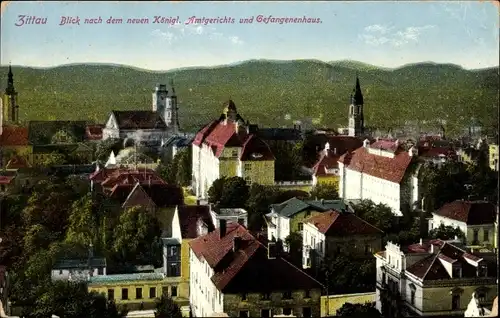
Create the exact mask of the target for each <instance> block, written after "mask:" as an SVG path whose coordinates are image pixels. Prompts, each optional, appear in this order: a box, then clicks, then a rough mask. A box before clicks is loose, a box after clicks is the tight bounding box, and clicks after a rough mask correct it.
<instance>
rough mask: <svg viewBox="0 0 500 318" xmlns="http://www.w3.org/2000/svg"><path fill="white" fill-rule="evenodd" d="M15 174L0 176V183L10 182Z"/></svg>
mask: <svg viewBox="0 0 500 318" xmlns="http://www.w3.org/2000/svg"><path fill="white" fill-rule="evenodd" d="M14 178H15V176H0V184H10V183H11V182H12V180H14Z"/></svg>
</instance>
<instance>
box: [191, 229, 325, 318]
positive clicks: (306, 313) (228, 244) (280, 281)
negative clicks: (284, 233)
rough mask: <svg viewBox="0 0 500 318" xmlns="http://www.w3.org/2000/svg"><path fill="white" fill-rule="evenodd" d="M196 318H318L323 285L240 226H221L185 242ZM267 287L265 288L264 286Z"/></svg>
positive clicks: (273, 246)
mask: <svg viewBox="0 0 500 318" xmlns="http://www.w3.org/2000/svg"><path fill="white" fill-rule="evenodd" d="M189 245H190V247H191V250H190V253H189V262H190V266H189V267H190V296H189V302H190V304H191V311H192V314H193V316H194V317H213V316H215V315H217V313H222V312H224V313H227V314H228V315H229V316H230V317H273V316H275V315H279V314H285V315H294V316H296V317H313V316H314V317H319V314H320V298H321V289H322V287H323V286H322V285H321V284H320V283H319V282H318V281H316V280H314V279H313V278H312V277H310V276H309V275H307V274H306V273H304V272H303V271H301V270H300V269H298V268H297V267H295V266H294V265H292V264H291V263H289V262H287V261H286V260H284V259H282V258H281V257H280V256H279V254H278V253H277V252H278V251H277V249H276V245H275V243H270V245H269V246H268V247H266V246H264V245H263V244H262V243H261V242H259V240H257V239H256V238H255V237H253V236H252V235H251V234H250V233H249V232H248V230H247V229H246V228H245V227H244V226H243V225H241V224H238V223H233V222H229V223H226V222H225V220H221V224H220V225H219V227H218V228H217V229H216V230H215V231H212V232H210V233H208V234H206V235H204V236H201V237H199V238H196V239H194V240H193V241H191V242H190V243H189ZM263 282H265V284H264V283H263Z"/></svg>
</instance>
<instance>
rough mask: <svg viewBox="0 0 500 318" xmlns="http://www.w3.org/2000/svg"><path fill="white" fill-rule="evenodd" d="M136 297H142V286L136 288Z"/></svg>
mask: <svg viewBox="0 0 500 318" xmlns="http://www.w3.org/2000/svg"><path fill="white" fill-rule="evenodd" d="M135 298H136V299H142V288H136V289H135Z"/></svg>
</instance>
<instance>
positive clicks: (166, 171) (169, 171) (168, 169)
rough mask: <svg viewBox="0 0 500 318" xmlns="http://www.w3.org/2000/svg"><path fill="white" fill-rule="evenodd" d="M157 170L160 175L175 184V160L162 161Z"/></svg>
mask: <svg viewBox="0 0 500 318" xmlns="http://www.w3.org/2000/svg"><path fill="white" fill-rule="evenodd" d="M156 172H158V174H159V175H160V177H161V178H162V179H163V180H164V181H165V182H167V183H169V184H175V182H176V175H175V174H176V172H175V167H174V164H173V162H167V163H163V162H162V163H160V164H159V165H158V167H157V168H156Z"/></svg>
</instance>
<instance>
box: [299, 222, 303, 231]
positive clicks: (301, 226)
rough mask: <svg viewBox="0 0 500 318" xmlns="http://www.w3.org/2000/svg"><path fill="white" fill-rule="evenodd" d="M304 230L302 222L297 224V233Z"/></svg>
mask: <svg viewBox="0 0 500 318" xmlns="http://www.w3.org/2000/svg"><path fill="white" fill-rule="evenodd" d="M303 229H304V224H303V223H302V222H299V231H302V230H303Z"/></svg>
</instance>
